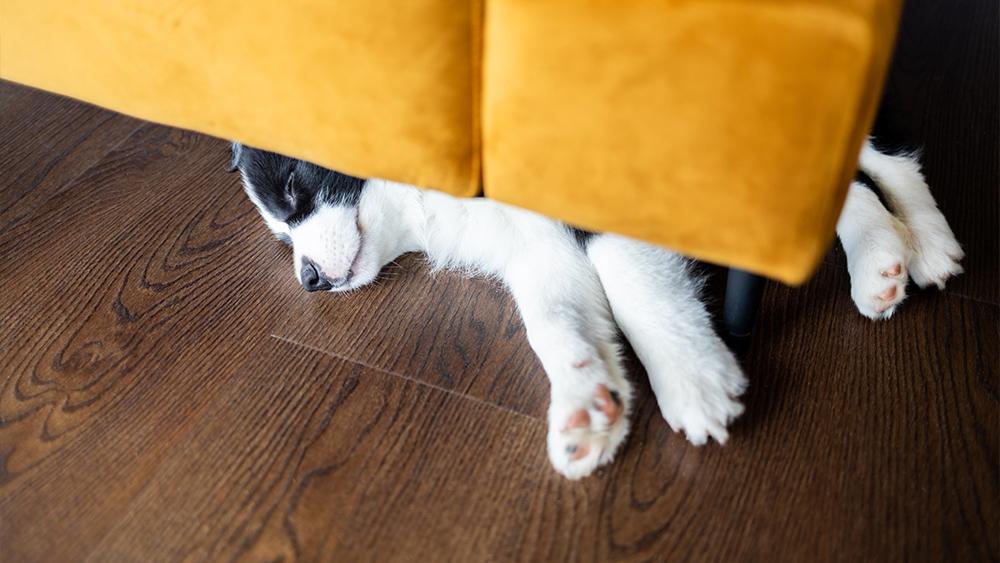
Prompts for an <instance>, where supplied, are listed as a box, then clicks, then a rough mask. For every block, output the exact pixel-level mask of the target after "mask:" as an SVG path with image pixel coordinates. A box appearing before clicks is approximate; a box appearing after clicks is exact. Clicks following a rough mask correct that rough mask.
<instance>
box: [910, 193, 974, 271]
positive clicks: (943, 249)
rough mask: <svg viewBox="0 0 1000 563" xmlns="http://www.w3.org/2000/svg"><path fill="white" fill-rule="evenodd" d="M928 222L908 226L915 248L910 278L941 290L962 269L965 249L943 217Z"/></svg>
mask: <svg viewBox="0 0 1000 563" xmlns="http://www.w3.org/2000/svg"><path fill="white" fill-rule="evenodd" d="M935 211H936V210H935ZM938 215H940V212H939V213H938ZM928 223H930V225H919V226H918V225H913V224H911V225H910V229H911V231H912V233H913V236H912V241H913V243H912V244H913V247H914V248H913V258H912V260H910V277H912V278H913V281H914V282H916V283H917V285H919V286H920V287H922V288H924V287H928V286H930V285H936V286H937V288H938V289H944V285H945V282H947V281H948V280H949V279H950V278H951V277H952V276H957V275H958V274H961V273H962V272H963V271H964V270H963V269H962V265H961V264H960V262H961V261H962V258H965V252H964V251H963V250H962V245H960V244H959V243H958V240H956V239H955V235H954V234H953V233H952V232H951V229H950V228H949V227H948V224H947V223H946V222H945V221H944V217H943V216H942V217H940V220H939V221H936V222H932V221H928Z"/></svg>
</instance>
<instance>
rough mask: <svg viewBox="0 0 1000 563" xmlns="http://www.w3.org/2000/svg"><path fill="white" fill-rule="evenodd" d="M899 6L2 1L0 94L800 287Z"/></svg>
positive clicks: (826, 237) (832, 220)
mask: <svg viewBox="0 0 1000 563" xmlns="http://www.w3.org/2000/svg"><path fill="white" fill-rule="evenodd" d="M900 3H901V2H900V0H838V1H834V0H770V1H765V2H761V1H758V0H728V1H727V0H573V1H570V0H483V1H476V0H473V1H468V0H358V1H354V2H348V1H344V0H282V1H280V2H252V1H247V0H199V1H197V2H190V1H180V0H158V1H157V2H149V1H144V0H60V1H58V2H56V1H53V0H3V3H2V5H0V77H2V78H5V79H8V80H12V81H15V82H20V83H24V84H28V85H31V86H35V87H38V88H42V89H46V90H50V91H53V92H57V93H61V94H65V95H69V96H72V97H76V98H79V99H82V100H85V101H88V102H91V103H95V104H98V105H101V106H104V107H107V108H110V109H113V110H116V111H119V112H123V113H127V114H131V115H134V116H137V117H141V118H144V119H149V120H153V121H157V122H162V123H166V124H170V125H175V126H180V127H185V128H189V129H193V130H197V131H202V132H205V133H209V134H212V135H216V136H219V137H223V138H227V139H239V140H241V141H243V142H245V143H247V144H251V145H254V146H259V147H262V148H267V149H271V150H275V151H279V152H282V153H286V154H289V155H292V156H296V157H300V158H305V159H308V160H312V161H314V162H316V163H319V164H322V165H325V166H327V167H330V168H335V169H338V170H341V171H343V172H346V173H350V174H354V175H357V176H374V177H382V178H388V179H392V180H397V181H401V182H406V183H411V184H416V185H419V186H422V187H427V188H433V189H438V190H443V191H445V192H449V193H452V194H455V195H459V196H469V195H473V194H476V193H478V192H480V191H483V192H485V194H486V195H487V196H489V197H493V198H496V199H498V200H501V201H505V202H509V203H512V204H515V205H519V206H522V207H526V208H530V209H534V210H537V211H540V212H542V213H545V214H548V215H550V216H554V217H558V218H560V219H563V220H566V221H568V222H570V223H573V224H576V225H579V226H582V227H585V228H589V229H597V230H609V231H615V232H620V233H623V234H627V235H631V236H635V237H639V238H643V239H646V240H650V241H653V242H657V243H660V244H663V245H665V246H667V247H670V248H673V249H675V250H678V251H680V252H683V253H686V254H688V255H691V256H695V257H698V258H702V259H706V260H708V261H711V262H715V263H719V264H724V265H728V266H735V267H738V268H742V269H746V270H750V271H753V272H757V273H760V274H763V275H766V276H768V277H772V278H776V279H779V280H782V281H785V282H788V283H800V282H802V281H803V280H805V279H806V278H807V277H808V276H809V275H810V273H811V272H812V271H813V269H814V268H815V266H816V265H817V263H818V262H819V260H820V259H821V258H822V256H823V254H824V252H825V250H826V249H827V247H828V245H829V244H830V242H831V240H832V238H833V234H834V226H835V224H836V220H837V215H838V213H839V211H840V208H841V205H842V203H843V199H844V197H845V194H846V187H847V184H848V181H849V178H850V177H851V176H852V175H853V173H854V167H855V158H856V155H857V152H858V150H859V147H860V144H861V142H862V139H863V138H864V136H865V134H866V132H867V129H868V127H869V125H870V123H871V121H872V119H873V115H874V111H875V109H876V102H877V100H878V97H879V93H880V90H881V82H882V76H883V73H884V71H885V69H886V66H887V64H888V60H889V57H890V54H891V49H892V45H893V40H894V35H895V30H896V23H897V20H898V16H899V11H900V8H901V6H900Z"/></svg>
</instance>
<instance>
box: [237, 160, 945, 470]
mask: <svg viewBox="0 0 1000 563" xmlns="http://www.w3.org/2000/svg"><path fill="white" fill-rule="evenodd" d="M232 149H233V160H232V165H233V168H234V169H238V170H239V171H240V172H241V174H242V177H243V185H244V188H245V189H246V192H247V194H248V195H249V196H250V199H251V200H252V201H253V203H254V204H255V205H256V206H257V208H258V209H259V210H260V213H261V215H262V216H263V217H264V221H265V222H266V223H267V225H268V227H270V229H271V231H273V232H274V234H275V235H277V237H278V238H279V239H281V240H283V241H285V242H287V243H289V244H290V245H292V248H293V249H294V264H295V274H296V276H297V277H298V279H299V281H300V282H301V283H302V285H303V287H305V289H306V290H308V291H317V290H319V291H346V290H350V289H355V288H358V287H361V286H363V285H365V284H367V283H370V282H372V281H373V280H375V278H376V277H377V276H378V274H379V271H380V270H381V269H382V267H383V266H385V265H386V264H388V263H389V262H390V261H392V260H393V259H394V258H396V257H398V256H399V255H401V254H403V253H406V252H416V251H419V252H423V253H424V254H425V255H426V257H427V259H428V260H429V262H430V263H431V265H432V266H433V267H434V268H456V269H458V270H460V271H463V272H468V273H479V274H483V275H488V276H495V277H497V278H499V279H500V280H502V281H503V282H504V284H505V285H506V287H507V288H508V289H509V291H510V293H511V294H512V296H513V298H514V300H515V302H516V303H517V307H518V310H519V311H520V313H521V316H522V318H523V321H524V326H525V329H526V331H527V335H528V341H529V343H530V344H531V347H532V349H534V351H535V353H536V354H537V355H538V358H539V359H540V360H541V363H542V366H543V367H544V369H545V372H546V373H547V374H548V377H549V382H550V385H551V402H550V406H549V411H548V419H549V420H548V423H549V431H548V453H549V459H550V460H551V461H552V465H553V466H554V467H555V469H556V470H557V471H559V472H560V473H562V474H563V475H565V476H567V477H570V478H578V477H582V476H585V475H588V474H590V473H591V472H592V471H594V469H595V468H597V467H598V466H600V465H603V464H605V463H608V462H610V461H611V460H612V459H613V458H614V456H615V452H616V451H617V450H618V448H619V446H621V444H622V442H623V441H624V440H625V436H626V435H627V433H628V427H629V426H628V418H629V413H630V410H631V406H632V398H633V397H632V387H631V386H630V384H629V382H628V380H627V379H626V378H625V375H624V373H623V367H622V362H621V359H620V348H619V343H618V342H617V341H616V334H617V329H620V330H621V332H622V333H623V334H624V335H625V337H626V338H627V339H628V341H629V342H630V343H631V345H632V347H633V349H634V350H635V353H636V355H637V356H638V358H639V360H640V361H642V364H643V365H644V366H645V368H646V371H647V372H648V374H649V379H650V384H651V386H652V389H653V391H654V393H655V394H656V398H657V401H658V402H659V406H660V410H661V412H662V413H663V417H664V418H665V419H666V421H667V422H668V423H669V424H670V426H671V427H672V428H673V429H674V430H675V431H681V430H683V431H684V432H685V434H686V435H687V438H688V439H689V440H690V441H691V442H692V443H694V444H704V443H706V442H707V440H708V438H709V437H712V438H715V440H716V441H718V442H719V443H720V444H722V443H725V441H726V440H727V438H728V437H729V434H728V432H727V431H726V426H727V425H728V424H729V423H730V422H731V421H732V420H733V419H734V418H735V417H737V416H738V415H739V414H740V413H742V412H743V405H741V404H740V402H739V401H738V400H737V398H738V397H739V396H740V395H741V394H742V393H743V390H744V389H745V387H746V383H747V382H746V378H745V376H744V374H743V372H742V370H741V369H740V365H739V363H738V362H737V361H736V358H734V357H733V355H732V353H730V351H729V350H728V349H727V347H726V345H725V344H724V343H723V342H722V340H721V339H720V338H719V337H718V336H717V335H716V334H715V332H714V330H713V326H712V322H711V319H710V318H709V315H708V313H707V312H706V309H705V307H704V305H703V303H702V302H701V300H700V299H699V291H700V286H701V282H700V281H699V280H697V279H695V277H694V276H692V273H691V265H690V262H689V261H688V260H686V259H685V258H682V257H680V256H678V255H676V254H674V253H672V252H669V251H667V250H665V249H663V248H660V247H657V246H654V245H651V244H647V243H643V242H639V241H636V240H632V239H628V238H625V237H622V236H617V235H613V234H590V233H583V232H581V231H577V230H574V229H571V228H570V227H567V226H566V225H564V224H562V223H559V222H558V221H555V220H552V219H549V218H546V217H543V216H541V215H538V214H536V213H532V212H529V211H525V210H522V209H518V208H514V207H510V206H507V205H504V204H502V203H498V202H495V201H491V200H488V199H483V198H474V199H457V198H454V197H451V196H448V195H445V194H442V193H438V192H434V191H424V190H421V189H418V188H416V187H413V186H407V185H403V184H398V183H395V182H389V181H385V180H377V179H370V180H362V179H359V178H354V177H351V176H347V175H344V174H340V173H338V172H334V171H331V170H327V169H325V168H321V167H319V166H316V165H314V164H310V163H308V162H304V161H301V160H296V159H292V158H288V157H285V156H281V155H278V154H275V153H271V152H266V151H262V150H258V149H254V148H251V147H247V146H243V145H241V144H239V143H233V146H232ZM859 167H860V169H861V170H862V171H863V172H864V173H865V174H866V175H867V176H868V177H869V178H870V179H871V180H873V181H874V183H875V184H876V185H877V186H878V188H880V189H881V191H882V193H883V194H884V195H883V197H884V199H885V200H886V201H887V203H888V205H889V206H890V208H891V209H892V211H893V213H890V212H889V211H887V210H886V208H885V207H884V206H883V205H882V204H881V203H880V201H879V198H878V196H877V195H876V194H875V193H874V192H872V191H871V190H868V189H866V188H865V187H864V186H863V185H862V184H861V183H859V182H855V183H854V184H853V185H852V186H851V188H850V192H849V195H848V199H847V203H846V205H845V207H844V211H843V214H842V217H841V219H840V222H839V224H838V226H837V233H838V234H839V236H840V238H841V241H842V242H843V245H844V248H845V250H846V251H847V258H848V268H849V270H850V275H851V285H852V296H853V298H854V301H855V303H856V304H857V306H858V309H859V310H860V311H861V313H862V314H864V315H865V316H867V317H870V318H873V319H882V318H888V317H889V316H890V315H892V313H893V311H894V310H895V308H896V307H897V306H898V305H899V303H900V302H901V301H902V300H903V298H904V297H905V287H906V282H907V279H908V277H912V278H913V280H914V281H916V282H917V283H918V284H919V285H920V286H928V285H930V284H935V285H937V286H938V287H944V283H945V281H946V280H947V279H948V278H949V276H952V275H955V274H958V273H960V272H961V271H962V269H961V267H960V266H959V265H958V262H959V260H961V258H962V257H963V252H962V249H961V247H960V246H959V244H958V242H957V241H956V240H955V237H954V235H953V234H952V232H951V229H950V228H949V227H948V223H947V222H946V221H945V219H944V217H943V216H942V215H941V213H940V211H938V209H937V206H936V204H935V202H934V199H933V198H932V197H931V195H930V191H929V190H928V188H927V184H926V183H925V182H924V179H923V175H922V174H921V172H920V166H919V163H918V162H917V160H916V159H915V158H914V157H913V156H908V155H904V156H889V155H886V154H883V153H880V152H878V151H877V150H875V149H874V148H873V147H872V146H871V144H870V143H866V144H865V146H864V149H863V150H862V153H861V157H860V161H859ZM616 327H617V329H616Z"/></svg>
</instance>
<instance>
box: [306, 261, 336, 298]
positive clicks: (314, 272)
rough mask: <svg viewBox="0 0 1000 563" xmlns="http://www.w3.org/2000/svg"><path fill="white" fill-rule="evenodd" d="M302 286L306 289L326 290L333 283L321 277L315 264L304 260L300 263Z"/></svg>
mask: <svg viewBox="0 0 1000 563" xmlns="http://www.w3.org/2000/svg"><path fill="white" fill-rule="evenodd" d="M302 287H304V288H306V291H327V290H328V289H330V288H332V287H333V284H332V283H330V280H328V279H326V278H324V277H323V274H321V273H320V272H319V268H317V267H316V264H313V263H312V262H306V263H305V264H303V265H302Z"/></svg>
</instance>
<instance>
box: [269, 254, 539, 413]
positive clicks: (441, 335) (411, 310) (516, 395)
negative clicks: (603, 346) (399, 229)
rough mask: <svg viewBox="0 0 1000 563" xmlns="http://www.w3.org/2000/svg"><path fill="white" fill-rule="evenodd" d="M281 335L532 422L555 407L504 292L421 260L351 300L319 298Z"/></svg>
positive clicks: (407, 260) (296, 313) (414, 258)
mask: <svg viewBox="0 0 1000 563" xmlns="http://www.w3.org/2000/svg"><path fill="white" fill-rule="evenodd" d="M370 327H378V330H371V329H370ZM275 334H276V335H278V336H280V337H281V338H284V339H287V340H289V341H291V342H296V343H298V344H301V345H304V346H307V347H311V348H315V349H318V350H324V351H327V352H329V353H333V354H337V355H341V356H342V357H344V358H345V359H349V360H351V361H354V362H358V363H361V364H364V365H368V366H372V367H375V368H377V369H381V370H384V371H388V372H392V373H395V374H398V375H403V376H405V377H410V378H413V379H416V380H418V381H422V382H425V383H428V384H430V385H434V386H436V387H438V388H441V389H445V390H449V391H453V392H457V393H461V394H463V395H466V396H468V397H474V398H476V399H479V400H482V401H485V402H488V403H490V404H494V405H497V406H500V407H503V408H506V409H510V410H513V411H516V412H520V413H523V414H528V415H531V416H535V417H540V418H544V415H545V408H546V407H547V406H548V379H547V378H546V376H545V372H544V371H543V370H542V368H541V364H540V363H539V361H538V359H537V358H536V357H535V355H534V352H532V350H531V348H530V347H529V346H528V345H527V342H526V340H525V333H524V327H523V325H522V324H521V319H520V316H519V315H518V313H517V309H516V306H515V305H514V303H513V301H512V300H511V298H510V296H509V295H508V294H507V293H506V291H505V289H504V288H503V286H502V284H500V283H499V282H496V281H491V280H484V279H469V278H464V277H462V276H460V275H459V274H457V273H455V272H449V271H442V272H436V273H432V272H430V271H429V269H428V267H427V266H426V265H425V264H424V262H423V260H422V257H421V256H420V255H410V256H406V257H404V258H403V259H401V260H398V261H397V264H396V265H393V266H390V267H389V268H388V269H387V270H386V271H385V272H383V275H382V276H381V277H380V280H379V281H378V282H377V283H375V284H374V285H372V286H369V287H365V288H361V289H359V290H357V291H354V292H352V293H350V294H349V295H329V294H315V295H314V296H310V298H309V299H308V300H306V301H303V302H302V303H301V304H299V305H298V307H297V308H295V309H294V310H292V312H291V314H290V315H289V318H288V320H287V321H286V322H285V323H284V324H283V325H282V326H281V327H279V328H278V329H277V330H276V332H275Z"/></svg>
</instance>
